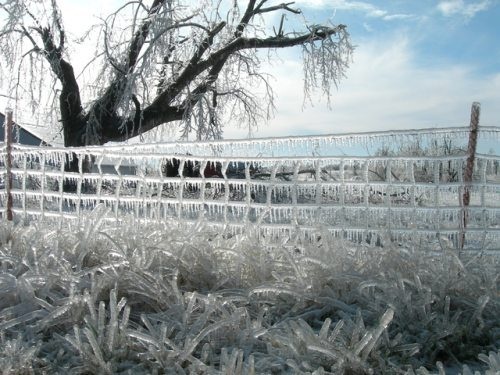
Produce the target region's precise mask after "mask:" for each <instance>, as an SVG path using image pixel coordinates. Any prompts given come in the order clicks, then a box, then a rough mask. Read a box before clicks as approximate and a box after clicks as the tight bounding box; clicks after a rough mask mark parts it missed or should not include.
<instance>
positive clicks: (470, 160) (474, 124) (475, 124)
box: [460, 102, 481, 250]
mask: <svg viewBox="0 0 500 375" xmlns="http://www.w3.org/2000/svg"><path fill="white" fill-rule="evenodd" d="M480 112H481V104H480V103H478V102H474V103H472V108H471V113H470V130H469V144H468V146H467V164H466V165H465V170H464V178H463V181H464V182H463V183H464V186H463V194H462V197H461V198H462V199H461V206H462V215H461V216H462V217H461V220H460V250H462V249H463V248H464V244H465V229H466V228H467V216H468V212H467V211H468V210H467V209H468V206H469V203H470V188H471V185H472V174H473V172H474V159H475V158H476V145H477V135H478V132H479V114H480Z"/></svg>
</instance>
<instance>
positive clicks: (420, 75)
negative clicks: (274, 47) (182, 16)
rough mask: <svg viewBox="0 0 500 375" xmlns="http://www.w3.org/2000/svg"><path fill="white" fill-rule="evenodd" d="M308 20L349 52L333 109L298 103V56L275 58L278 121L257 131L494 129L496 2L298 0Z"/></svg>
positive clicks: (499, 66) (499, 33)
mask: <svg viewBox="0 0 500 375" xmlns="http://www.w3.org/2000/svg"><path fill="white" fill-rule="evenodd" d="M296 3H297V4H298V6H300V8H301V9H302V11H303V13H304V15H305V17H306V18H308V19H309V20H312V22H313V23H321V22H325V21H331V22H333V23H334V24H339V23H341V24H345V25H347V27H348V30H349V32H350V34H351V38H352V43H353V44H354V45H355V46H356V49H355V51H354V55H353V62H352V65H351V67H350V69H349V70H348V71H347V77H346V78H345V79H344V80H343V81H342V82H341V83H340V85H339V87H338V90H336V91H335V92H334V95H333V98H332V108H331V109H328V108H327V106H326V103H325V102H324V100H323V101H321V97H319V96H318V97H317V100H318V101H317V102H315V104H314V106H311V105H310V104H308V105H306V106H305V108H304V107H303V96H302V95H301V93H300V90H301V85H302V72H301V65H300V59H299V58H298V57H297V56H295V55H294V54H293V52H291V51H287V52H286V53H282V56H283V60H284V61H283V64H278V65H277V66H274V67H272V68H271V69H272V73H273V74H274V76H275V77H276V85H275V88H276V93H277V96H278V100H277V103H276V104H277V110H278V111H277V115H276V117H275V118H274V119H273V120H272V121H271V122H270V123H269V124H268V125H267V126H262V127H261V128H260V130H259V131H258V132H257V133H256V134H257V135H261V136H267V135H279V134H284V133H289V134H322V133H337V132H350V131H371V130H389V129H408V128H428V127H436V126H465V125H468V124H469V119H470V107H471V104H472V102H474V101H478V102H480V103H481V106H482V108H481V109H482V110H481V124H482V125H494V126H500V43H499V41H500V26H498V20H499V19H500V1H495V0H489V1H488V0H480V1H474V0H472V1H461V0H448V1H430V0H420V1H408V0H394V1H348V0H298V1H296Z"/></svg>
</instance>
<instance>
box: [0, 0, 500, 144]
mask: <svg viewBox="0 0 500 375" xmlns="http://www.w3.org/2000/svg"><path fill="white" fill-rule="evenodd" d="M224 1H228V0H224ZM238 1H241V0H238ZM113 3H115V4H116V3H118V4H122V3H123V2H122V1H117V0H113V1H111V0H110V1H107V2H104V1H101V0H85V1H82V0H60V1H59V4H60V7H61V9H62V13H63V17H64V20H65V24H66V27H67V28H68V29H71V31H72V32H74V33H75V34H79V33H81V32H83V31H84V30H85V28H86V27H87V26H88V25H89V24H90V21H89V20H91V19H92V18H95V16H96V15H98V13H99V12H102V13H105V12H106V8H110V9H111V8H112V7H113V6H115V5H114V4H113ZM276 3H279V1H278V2H276ZM295 6H296V7H299V8H300V9H301V10H302V12H303V16H304V17H305V18H306V19H307V20H308V22H309V24H319V23H324V22H331V23H333V24H345V25H347V29H348V31H349V33H350V35H351V39H352V43H353V44H354V45H355V46H356V48H355V51H354V54H353V61H352V64H351V66H350V68H349V69H348V71H347V75H346V78H345V79H343V80H342V81H341V82H340V84H339V86H338V89H336V90H334V91H333V96H332V105H331V108H328V106H327V103H326V100H325V99H324V98H322V97H321V95H320V94H318V95H315V96H313V98H312V103H314V104H311V103H310V102H307V103H305V104H304V96H303V90H302V88H303V74H302V65H301V57H300V50H299V49H292V50H281V51H280V53H279V56H280V60H277V61H275V63H274V64H272V65H269V66H264V68H265V70H266V71H267V72H269V73H271V74H272V75H273V77H274V78H273V79H272V80H271V83H272V84H273V88H274V90H275V93H276V96H277V99H276V109H277V111H276V114H275V117H274V118H273V119H271V120H270V121H269V122H268V123H267V124H261V125H260V126H259V128H258V129H257V130H254V131H253V136H254V137H268V136H284V135H307V134H311V135H317V134H331V133H345V132H364V131H376V130H390V129H410V128H429V127H447V126H467V125H468V124H469V119H470V108H471V104H472V102H474V101H478V102H480V103H481V106H482V111H481V124H482V125H494V126H500V43H499V41H500V26H498V19H500V0H470V1H464V0H445V1H432V0H419V1H409V0H393V1H350V0H296V1H295ZM299 27H300V25H298V24H297V23H295V21H293V20H292V21H288V19H287V21H286V22H285V28H286V30H288V29H292V28H299ZM0 105H2V102H1V101H0ZM247 135H248V131H247V129H246V128H240V127H238V126H235V124H228V126H227V127H226V129H225V133H224V137H225V138H243V137H246V136H247ZM499 149H500V147H499ZM498 152H500V150H499V151H498Z"/></svg>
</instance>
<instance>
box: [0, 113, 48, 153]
mask: <svg viewBox="0 0 500 375" xmlns="http://www.w3.org/2000/svg"><path fill="white" fill-rule="evenodd" d="M5 117H6V116H5V115H4V114H3V113H1V112H0V125H1V130H0V142H4V141H5V129H4V126H5ZM13 125H14V126H13V127H12V139H13V141H14V142H18V143H20V144H23V145H28V146H39V145H41V144H46V145H47V144H49V143H48V142H46V141H44V140H43V139H42V138H41V137H39V136H37V135H35V134H33V132H31V131H29V130H27V129H25V128H24V127H23V126H21V125H19V124H16V123H15V122H14V123H13Z"/></svg>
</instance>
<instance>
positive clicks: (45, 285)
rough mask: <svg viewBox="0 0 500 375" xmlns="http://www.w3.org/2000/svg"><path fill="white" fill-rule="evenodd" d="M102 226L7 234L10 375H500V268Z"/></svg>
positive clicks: (2, 256) (2, 303)
mask: <svg viewBox="0 0 500 375" xmlns="http://www.w3.org/2000/svg"><path fill="white" fill-rule="evenodd" d="M102 217H103V211H102V208H98V209H96V210H95V211H94V212H92V213H91V214H89V215H88V217H87V218H86V220H85V222H84V223H83V224H82V225H80V226H75V225H73V226H72V225H71V223H66V224H65V226H64V227H63V228H60V229H55V227H54V226H53V225H49V224H47V223H43V222H38V223H31V225H30V226H20V225H11V224H10V223H7V222H2V223H1V226H0V228H1V229H0V369H1V371H3V373H4V374H30V373H47V374H52V373H61V374H66V373H77V374H82V373H83V374H98V373H103V374H106V373H110V374H111V373H127V372H128V373H131V374H141V373H176V374H177V373H178V374H182V373H190V374H198V373H206V374H252V373H255V374H273V373H276V374H280V373H293V374H306V373H315V374H323V373H335V374H342V373H345V374H363V373H395V374H398V373H400V374H404V373H408V374H427V373H444V372H445V371H446V373H447V374H448V373H463V374H472V373H474V371H478V372H479V371H480V372H481V373H486V374H497V373H498V371H500V349H499V348H500V314H499V311H500V296H499V279H498V275H499V273H500V272H499V271H500V256H499V257H492V256H488V257H486V256H481V255H478V256H476V257H474V258H468V259H465V258H462V259H459V258H458V257H457V256H456V254H455V252H453V251H452V250H448V249H442V250H441V251H440V252H438V253H436V252H435V251H433V252H431V251H429V250H428V249H418V250H412V249H404V248H396V247H391V246H386V247H383V248H369V247H362V246H359V247H355V246H353V245H352V244H348V243H343V242H341V241H339V240H335V239H333V238H331V237H329V236H328V234H326V233H322V236H321V240H320V241H319V242H317V243H314V244H302V243H300V241H298V240H294V239H287V240H283V241H282V243H280V244H276V243H268V242H267V241H266V239H265V238H257V236H256V234H255V231H253V229H252V228H251V227H250V228H248V231H247V233H245V234H244V235H239V236H233V237H228V236H224V235H222V234H221V233H216V232H213V231H210V230H208V229H207V228H206V227H205V226H204V225H203V223H199V224H197V225H195V226H190V227H187V226H183V225H180V224H178V223H176V222H175V221H170V222H165V223H161V224H160V223H159V224H154V225H151V224H148V225H141V224H140V223H137V222H134V221H133V220H132V219H128V221H127V220H126V221H125V222H124V223H122V224H121V225H120V226H118V225H116V226H110V225H104V223H103V222H102V220H101V218H102ZM318 231H321V229H318Z"/></svg>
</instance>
